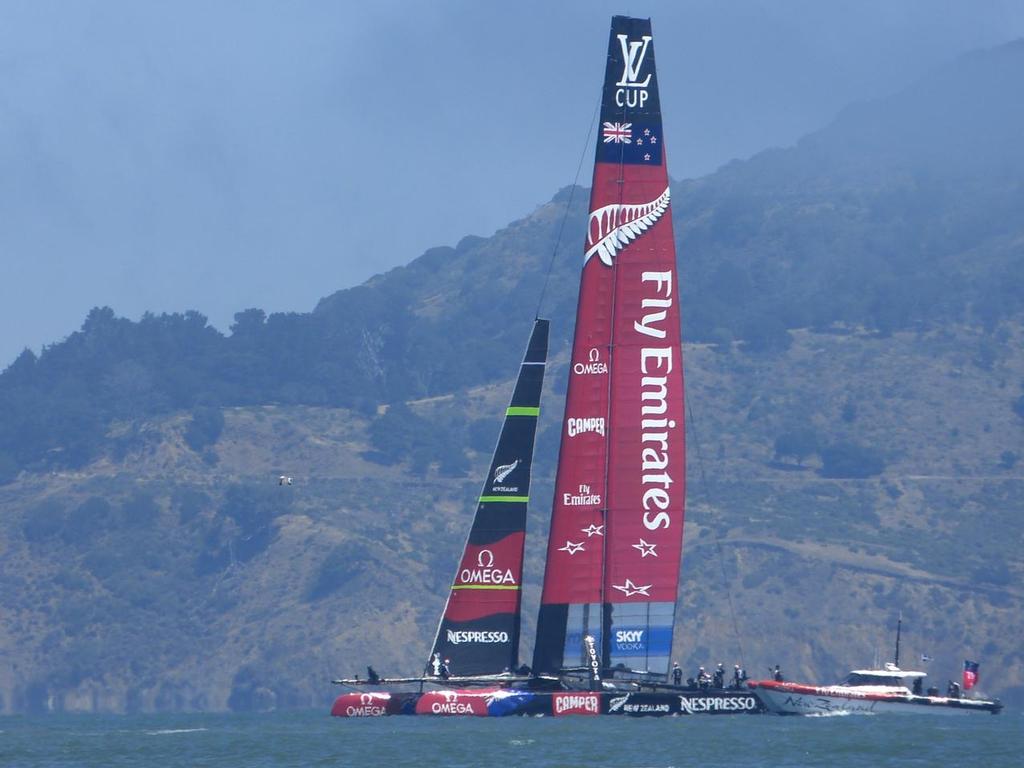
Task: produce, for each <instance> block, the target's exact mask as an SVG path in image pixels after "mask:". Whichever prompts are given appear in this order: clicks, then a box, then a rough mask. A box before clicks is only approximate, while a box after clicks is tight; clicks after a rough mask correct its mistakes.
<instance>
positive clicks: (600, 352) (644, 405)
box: [534, 16, 685, 674]
mask: <svg viewBox="0 0 1024 768" xmlns="http://www.w3.org/2000/svg"><path fill="white" fill-rule="evenodd" d="M600 121H601V135H600V137H599V138H598V142H597V150H596V156H595V163H594V180H593V187H592V191H591V200H590V216H589V218H588V227H587V234H586V238H585V242H584V265H583V271H582V275H581V281H580V294H579V303H578V306H577V316H576V330H575V336H574V340H573V348H572V361H571V369H570V374H569V386H568V390H567V394H566V410H565V419H564V429H563V433H562V437H561V444H560V452H559V464H558V470H557V473H556V479H555V498H554V503H553V505H552V521H551V534H550V539H549V542H548V558H547V566H546V571H545V577H544V588H543V593H542V596H541V608H540V614H539V616H538V627H537V643H536V648H535V652H534V671H535V672H539V673H557V672H558V671H559V670H561V669H563V668H566V667H574V666H578V665H580V664H581V663H584V662H585V660H584V658H583V657H584V653H585V652H584V650H583V639H584V638H585V637H587V636H592V637H594V638H595V643H596V650H597V653H598V654H599V655H600V658H601V662H602V666H603V667H604V668H605V669H616V668H618V669H620V670H640V671H644V672H650V673H655V674H667V672H668V665H669V657H670V654H671V649H672V628H673V623H674V617H675V603H676V593H677V590H678V578H679V563H680V558H681V552H682V529H683V516H684V498H685V444H684V435H685V429H684V421H683V377H682V347H681V339H680V328H679V326H680V321H679V291H678V285H677V277H676V258H675V245H674V237H673V231H672V217H671V189H670V186H669V181H668V172H667V169H666V164H665V148H664V140H663V139H664V137H663V133H662V127H661V111H660V101H659V96H658V86H657V73H656V70H655V64H654V45H653V37H652V35H651V25H650V20H649V19H632V18H627V17H621V16H617V17H615V18H613V20H612V29H611V34H610V37H609V46H608V61H607V68H606V71H605V80H604V90H603V96H602V107H601V118H600Z"/></svg>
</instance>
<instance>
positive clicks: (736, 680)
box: [732, 664, 747, 688]
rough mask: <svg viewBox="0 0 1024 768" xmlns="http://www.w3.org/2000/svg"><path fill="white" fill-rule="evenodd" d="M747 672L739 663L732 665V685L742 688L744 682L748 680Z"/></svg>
mask: <svg viewBox="0 0 1024 768" xmlns="http://www.w3.org/2000/svg"><path fill="white" fill-rule="evenodd" d="M746 679H747V672H746V670H744V669H743V667H741V666H740V665H739V664H733V665H732V687H733V688H742V687H743V683H744V682H746Z"/></svg>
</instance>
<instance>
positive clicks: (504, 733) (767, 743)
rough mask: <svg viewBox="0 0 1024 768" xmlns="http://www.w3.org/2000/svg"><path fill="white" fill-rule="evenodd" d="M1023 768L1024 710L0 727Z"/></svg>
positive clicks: (381, 746)
mask: <svg viewBox="0 0 1024 768" xmlns="http://www.w3.org/2000/svg"><path fill="white" fill-rule="evenodd" d="M406 765H408V766H445V768H462V767H463V766H466V767H468V766H474V767H475V766H483V767H484V768H518V767H519V766H522V767H523V768H537V767H538V766H542V767H545V768H556V767H558V768H563V767H569V766H573V767H575V766H580V767H581V768H582V767H583V766H586V768H592V767H593V766H612V767H613V768H668V767H669V766H700V767H701V768H715V767H716V766H765V767H768V766H771V768H787V767H789V766H827V768H865V766H900V767H901V768H908V766H930V767H931V766H949V765H957V766H972V767H973V766H984V767H985V768H1002V767H1003V766H1006V767H1007V768H1009V767H1010V766H1012V767H1013V768H1018V767H1019V766H1024V717H1022V714H1021V713H1015V712H1012V711H1011V712H1009V713H1003V714H1001V715H997V716H993V715H978V716H964V717H935V716H927V715H923V716H918V715H904V716H892V715H889V716H885V715H876V716H862V715H861V716H845V717H813V718H782V717H774V716H749V715H747V716H727V717H723V716H717V717H700V716H698V717H675V718H629V717H594V718H588V717H566V718H518V717H510V718H494V719H488V718H479V719H477V718H465V719H462V718H451V719H444V718H424V717H389V718H380V719H374V720H346V719H337V718H331V717H329V716H328V715H327V714H326V713H324V712H289V713H274V714H261V715H205V714H204V715H159V716H157V715H148V716H139V715H130V716H128V715H126V716H97V715H81V716H68V715H61V716H51V717H38V718H29V717H6V718H0V766H3V768H21V766H32V767H33V768H36V767H40V768H41V767H44V766H47V767H48V766H62V767H63V766H104V767H109V766H153V767H154V768H176V767H177V766H189V767H190V768H192V767H199V766H240V767H244V768H263V767H264V766H406Z"/></svg>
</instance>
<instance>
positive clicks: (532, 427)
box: [428, 319, 548, 677]
mask: <svg viewBox="0 0 1024 768" xmlns="http://www.w3.org/2000/svg"><path fill="white" fill-rule="evenodd" d="M547 351H548V321H547V320H540V319H538V320H536V321H534V325H533V332H532V333H531V335H530V342H529V344H528V345H527V348H526V354H525V356H524V358H523V362H522V365H521V366H520V368H519V377H518V379H517V380H516V386H515V390H514V391H513V393H512V400H511V402H510V403H509V406H508V408H507V409H506V410H505V421H504V423H503V424H502V427H501V435H500V437H499V438H498V444H497V446H496V447H495V449H494V456H493V457H492V459H491V466H490V469H489V470H488V473H487V477H486V478H485V480H484V485H483V489H482V491H481V493H480V498H479V500H478V502H477V508H476V515H475V517H474V518H473V525H472V527H471V528H470V531H469V536H468V538H467V539H466V545H465V547H464V548H463V552H462V559H461V560H460V561H459V567H458V569H457V570H456V572H455V578H454V579H453V581H452V587H451V590H450V591H449V593H448V600H447V602H446V603H445V607H444V612H443V613H442V615H441V621H440V623H439V625H438V628H437V634H436V635H435V637H434V643H433V646H432V648H431V652H430V658H433V655H434V654H435V653H439V654H440V655H441V658H442V659H451V665H450V666H451V672H452V674H453V675H457V676H460V677H462V676H468V675H489V674H500V673H502V672H509V671H514V670H515V669H516V667H518V666H519V630H520V608H521V605H522V581H523V578H522V577H523V546H524V543H525V538H526V510H527V503H528V501H529V495H530V472H531V468H532V466H533V446H534V437H535V436H536V433H537V418H538V416H539V414H540V395H541V389H542V386H543V383H544V366H545V363H546V361H547ZM428 665H429V662H428Z"/></svg>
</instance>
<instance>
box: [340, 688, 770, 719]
mask: <svg viewBox="0 0 1024 768" xmlns="http://www.w3.org/2000/svg"><path fill="white" fill-rule="evenodd" d="M765 711H766V710H765V707H764V705H763V704H762V702H761V700H760V698H759V696H758V695H757V694H756V693H755V692H753V691H749V690H733V689H729V690H709V691H678V692H675V691H673V692H667V691H657V692H646V691H643V692H640V691H601V692H591V691H529V690H519V689H492V690H480V689H468V690H466V689H461V690H460V689H451V690H441V691H427V692H424V693H389V692H373V693H365V692H364V693H343V694H341V695H340V696H339V697H338V698H337V699H336V700H335V702H334V706H333V707H332V708H331V714H332V715H333V716H335V717H383V716H386V715H428V716H439V717H506V716H509V715H520V716H527V715H529V716H535V717H541V716H549V717H566V716H570V715H579V716H597V715H625V716H627V717H666V716H672V715H748V714H761V713H763V712H765Z"/></svg>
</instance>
